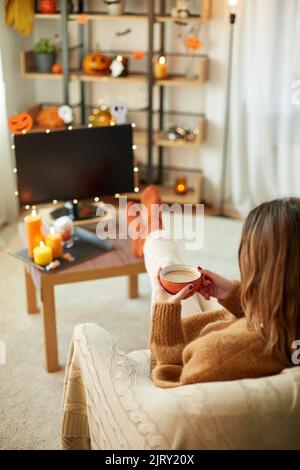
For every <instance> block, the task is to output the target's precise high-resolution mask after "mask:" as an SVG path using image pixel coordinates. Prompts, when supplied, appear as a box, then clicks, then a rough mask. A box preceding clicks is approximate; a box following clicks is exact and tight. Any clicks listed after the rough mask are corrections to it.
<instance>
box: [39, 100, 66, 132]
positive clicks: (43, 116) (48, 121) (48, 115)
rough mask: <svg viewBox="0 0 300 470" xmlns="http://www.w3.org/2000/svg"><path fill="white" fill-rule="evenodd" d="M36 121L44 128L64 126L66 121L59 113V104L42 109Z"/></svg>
mask: <svg viewBox="0 0 300 470" xmlns="http://www.w3.org/2000/svg"><path fill="white" fill-rule="evenodd" d="M36 121H37V123H38V125H39V126H40V127H42V128H43V129H57V128H59V127H64V121H63V120H62V119H61V118H60V117H59V115H58V107H57V106H48V107H46V108H44V109H42V110H41V112H40V113H39V115H38V116H37V118H36Z"/></svg>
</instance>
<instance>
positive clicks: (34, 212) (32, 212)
mask: <svg viewBox="0 0 300 470" xmlns="http://www.w3.org/2000/svg"><path fill="white" fill-rule="evenodd" d="M31 216H32V217H35V216H36V210H35V209H32V211H31Z"/></svg>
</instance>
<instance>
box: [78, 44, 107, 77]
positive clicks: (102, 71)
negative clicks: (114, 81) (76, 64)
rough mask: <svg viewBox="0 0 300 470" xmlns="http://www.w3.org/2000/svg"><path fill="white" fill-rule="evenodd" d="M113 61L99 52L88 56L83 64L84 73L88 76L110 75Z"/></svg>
mask: <svg viewBox="0 0 300 470" xmlns="http://www.w3.org/2000/svg"><path fill="white" fill-rule="evenodd" d="M110 64H111V59H110V57H108V56H107V55H104V54H101V53H100V52H99V50H96V51H95V52H90V53H89V54H87V55H86V56H85V57H84V59H83V63H82V68H83V71H84V72H85V73H86V74H87V75H96V76H97V75H98V76H101V75H109V74H110V69H109V66H110Z"/></svg>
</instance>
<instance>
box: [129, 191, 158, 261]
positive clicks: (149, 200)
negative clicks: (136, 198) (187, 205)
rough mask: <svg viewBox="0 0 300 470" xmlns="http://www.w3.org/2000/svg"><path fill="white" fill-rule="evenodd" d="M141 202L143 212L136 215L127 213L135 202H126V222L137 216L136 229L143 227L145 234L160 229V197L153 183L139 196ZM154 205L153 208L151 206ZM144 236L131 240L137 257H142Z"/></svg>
mask: <svg viewBox="0 0 300 470" xmlns="http://www.w3.org/2000/svg"><path fill="white" fill-rule="evenodd" d="M141 203H142V205H143V206H144V207H145V213H142V214H140V215H136V216H130V215H129V214H128V212H129V209H130V207H132V206H133V205H134V204H135V203H134V202H129V203H128V204H127V223H128V224H130V223H131V222H132V221H133V220H135V219H137V218H139V219H140V223H139V225H137V230H138V231H140V229H141V228H142V231H143V228H144V229H145V230H144V232H145V234H149V233H151V232H153V231H156V230H160V229H162V227H163V225H162V217H161V211H160V207H159V206H160V204H161V198H160V194H159V191H158V189H157V188H156V186H154V185H153V184H152V185H150V186H148V187H147V188H146V189H145V190H144V192H143V194H142V197H141ZM154 205H156V207H155V208H154V207H153V206H154ZM145 241H146V237H140V238H138V239H136V240H132V253H133V255H134V256H137V257H138V258H143V257H144V244H145Z"/></svg>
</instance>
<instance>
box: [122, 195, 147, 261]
mask: <svg viewBox="0 0 300 470" xmlns="http://www.w3.org/2000/svg"><path fill="white" fill-rule="evenodd" d="M134 204H136V203H135V202H132V201H130V202H128V203H127V208H126V212H127V223H128V225H129V224H130V223H131V222H133V221H134V220H136V219H140V222H139V224H138V225H137V231H138V232H139V231H140V227H141V223H142V221H141V215H140V214H139V215H129V209H130V207H132V206H133V205H134ZM144 243H145V239H143V238H137V239H135V240H132V244H131V251H132V254H133V255H134V256H136V257H137V258H143V257H144V252H143V248H144Z"/></svg>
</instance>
